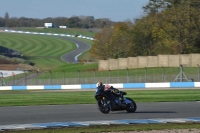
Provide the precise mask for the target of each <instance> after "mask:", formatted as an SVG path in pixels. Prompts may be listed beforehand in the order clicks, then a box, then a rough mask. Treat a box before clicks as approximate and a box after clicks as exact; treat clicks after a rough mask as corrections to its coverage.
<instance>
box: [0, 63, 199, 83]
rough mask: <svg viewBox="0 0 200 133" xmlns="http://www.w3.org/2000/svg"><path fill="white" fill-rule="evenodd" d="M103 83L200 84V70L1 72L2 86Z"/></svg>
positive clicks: (193, 68) (195, 68) (176, 68)
mask: <svg viewBox="0 0 200 133" xmlns="http://www.w3.org/2000/svg"><path fill="white" fill-rule="evenodd" d="M98 81H101V82H103V83H110V84H112V83H161V82H200V67H199V66H198V67H182V66H180V67H160V68H147V67H145V68H141V69H124V70H109V71H95V70H93V71H85V72H84V71H82V72H81V71H79V70H77V72H66V71H59V72H54V71H44V72H38V71H36V72H27V71H24V73H22V74H18V75H13V76H10V77H4V76H3V73H0V86H22V85H74V84H94V83H96V82H98Z"/></svg>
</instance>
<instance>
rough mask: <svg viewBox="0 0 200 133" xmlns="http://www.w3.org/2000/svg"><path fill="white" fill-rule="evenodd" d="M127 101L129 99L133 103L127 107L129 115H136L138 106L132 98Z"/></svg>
mask: <svg viewBox="0 0 200 133" xmlns="http://www.w3.org/2000/svg"><path fill="white" fill-rule="evenodd" d="M126 99H128V100H130V101H131V102H132V103H131V104H127V105H126V111H127V112H128V113H134V112H135V111H136V109H137V105H136V103H135V101H133V100H132V99H131V98H126Z"/></svg>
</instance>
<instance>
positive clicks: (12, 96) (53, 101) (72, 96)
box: [0, 89, 200, 106]
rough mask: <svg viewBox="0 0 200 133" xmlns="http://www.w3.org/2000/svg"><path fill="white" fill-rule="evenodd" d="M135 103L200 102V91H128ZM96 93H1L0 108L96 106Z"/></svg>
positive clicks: (64, 91) (63, 91)
mask: <svg viewBox="0 0 200 133" xmlns="http://www.w3.org/2000/svg"><path fill="white" fill-rule="evenodd" d="M126 92H127V93H128V95H127V97H130V98H132V99H134V100H135V102H136V103H137V102H183V101H200V89H187V90H185V89H180V90H179V89H174V90H127V91H126ZM94 93H95V90H94V91H76V92H70V91H66V90H60V91H48V90H45V91H0V97H1V99H0V106H29V105H62V104H94V103H96V101H95V99H94Z"/></svg>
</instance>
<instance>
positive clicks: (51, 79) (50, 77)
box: [49, 70, 52, 85]
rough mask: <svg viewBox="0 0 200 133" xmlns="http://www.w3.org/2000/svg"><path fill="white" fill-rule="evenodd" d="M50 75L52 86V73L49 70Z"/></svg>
mask: <svg viewBox="0 0 200 133" xmlns="http://www.w3.org/2000/svg"><path fill="white" fill-rule="evenodd" d="M49 73H50V85H52V72H51V70H49Z"/></svg>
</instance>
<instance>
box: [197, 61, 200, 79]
mask: <svg viewBox="0 0 200 133" xmlns="http://www.w3.org/2000/svg"><path fill="white" fill-rule="evenodd" d="M197 66H198V81H200V66H199V64H197Z"/></svg>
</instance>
